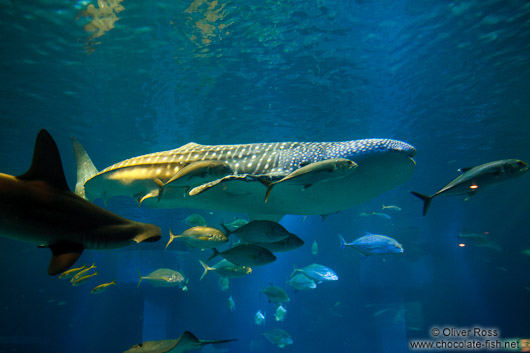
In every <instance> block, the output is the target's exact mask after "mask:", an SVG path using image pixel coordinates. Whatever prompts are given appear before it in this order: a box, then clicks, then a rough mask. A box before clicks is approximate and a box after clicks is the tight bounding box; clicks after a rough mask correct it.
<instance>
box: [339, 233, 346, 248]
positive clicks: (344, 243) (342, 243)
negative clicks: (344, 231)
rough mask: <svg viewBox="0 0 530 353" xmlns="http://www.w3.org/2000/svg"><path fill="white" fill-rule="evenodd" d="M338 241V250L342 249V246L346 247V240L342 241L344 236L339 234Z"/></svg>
mask: <svg viewBox="0 0 530 353" xmlns="http://www.w3.org/2000/svg"><path fill="white" fill-rule="evenodd" d="M339 241H340V246H339V250H344V248H345V247H346V245H348V244H346V242H345V241H344V238H343V237H342V235H341V234H339Z"/></svg>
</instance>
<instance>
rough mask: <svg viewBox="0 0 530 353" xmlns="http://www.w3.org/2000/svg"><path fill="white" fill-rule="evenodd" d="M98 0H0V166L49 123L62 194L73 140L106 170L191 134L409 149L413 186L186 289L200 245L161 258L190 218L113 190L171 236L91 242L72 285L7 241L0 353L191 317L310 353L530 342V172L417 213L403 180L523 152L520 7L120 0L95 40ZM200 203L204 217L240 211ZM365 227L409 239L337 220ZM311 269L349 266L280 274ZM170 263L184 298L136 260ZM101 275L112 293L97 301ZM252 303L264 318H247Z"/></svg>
mask: <svg viewBox="0 0 530 353" xmlns="http://www.w3.org/2000/svg"><path fill="white" fill-rule="evenodd" d="M108 2H109V3H114V1H111V0H108ZM90 3H91V2H89V1H45V0H42V1H2V2H0V5H1V6H0V33H1V38H2V40H1V41H0V65H1V68H0V122H1V127H2V128H1V129H0V170H1V172H3V173H9V174H12V175H18V174H22V173H24V172H25V171H26V169H27V168H28V167H29V164H30V161H31V156H32V151H33V144H34V139H35V136H36V134H37V132H38V131H39V130H40V129H41V128H46V129H47V130H48V131H49V132H50V133H51V134H52V136H53V137H54V139H55V140H56V142H57V144H58V147H59V150H60V152H61V156H62V159H63V164H64V169H65V173H66V177H67V180H68V182H69V184H70V187H72V188H73V187H74V185H75V163H74V157H73V152H72V147H71V142H70V136H74V137H76V138H77V139H78V140H79V141H81V143H82V144H83V145H84V147H85V148H86V150H87V151H88V152H89V154H90V155H91V157H92V160H93V161H94V163H95V165H96V167H98V168H99V169H103V168H104V167H107V166H109V165H111V164H114V163H116V162H119V161H121V160H124V159H126V158H130V157H133V156H137V155H141V154H146V153H150V152H156V151H161V150H168V149H173V148H176V147H178V146H180V145H183V144H185V143H188V142H190V141H194V142H197V143H204V144H231V143H251V142H273V141H342V140H352V139H359V138H371V137H385V138H394V139H400V140H403V141H406V142H408V143H410V144H412V145H414V146H415V147H416V149H417V151H418V154H417V157H416V158H415V159H416V162H417V169H416V171H415V174H414V175H413V177H412V178H411V179H410V180H409V181H408V182H407V183H406V184H404V185H401V186H399V187H397V188H395V189H393V190H391V191H389V192H387V193H385V194H383V195H381V196H379V197H377V198H375V199H373V200H371V201H370V202H367V203H366V204H363V205H361V206H358V207H355V208H352V209H350V210H346V211H343V212H341V213H339V214H334V215H330V216H329V217H327V218H326V220H325V221H322V219H321V218H320V217H317V216H308V217H306V218H304V217H302V216H286V217H284V218H283V220H282V221H281V223H282V224H283V225H284V226H285V227H287V228H288V229H289V230H290V231H291V232H294V233H296V234H298V235H299V236H300V237H302V238H303V239H304V240H305V245H304V246H303V247H302V248H300V249H298V250H295V251H293V252H291V253H285V254H280V255H279V257H278V260H277V261H276V262H274V263H272V264H271V265H268V266H266V267H262V268H256V269H255V270H254V272H253V273H252V274H251V275H250V276H248V277H245V278H240V279H233V280H231V281H230V288H229V290H228V291H227V292H222V291H220V289H219V287H218V281H217V276H216V275H215V274H208V275H207V276H206V277H205V279H203V280H202V281H199V278H200V275H201V273H202V268H201V266H200V264H199V263H198V261H197V260H198V259H204V258H206V257H207V256H208V255H209V252H208V251H207V252H206V253H203V252H200V251H197V250H189V254H184V255H182V254H179V253H177V252H176V251H175V250H181V251H183V250H187V249H186V248H185V246H184V245H182V244H179V245H175V246H174V247H173V250H168V251H166V252H162V248H163V246H164V244H165V242H166V241H167V234H168V230H169V228H170V227H171V228H172V229H174V230H176V229H178V230H180V231H182V230H184V229H185V225H184V223H183V220H184V219H185V218H186V217H187V216H188V215H190V214H192V213H195V212H197V211H196V210H190V209H175V210H151V209H146V208H138V207H137V206H136V205H135V203H134V202H133V201H132V200H129V199H126V198H116V199H112V200H111V201H110V203H109V204H108V205H107V207H108V208H109V209H110V210H111V211H113V212H116V213H118V214H120V215H123V216H125V217H128V218H131V219H135V220H139V221H143V222H150V223H155V224H157V225H159V226H160V227H161V228H162V230H163V236H164V237H163V239H162V240H161V241H160V242H158V243H154V244H140V245H138V246H131V247H129V248H123V249H118V250H112V251H101V252H96V251H85V252H84V253H83V255H82V257H81V258H80V259H79V261H78V263H77V264H79V265H82V264H91V263H92V262H96V264H97V266H98V270H99V273H100V275H99V278H98V280H93V282H89V283H87V284H85V285H83V286H79V287H72V286H71V285H70V283H69V282H67V281H65V280H60V279H58V278H56V277H50V276H47V275H46V268H47V266H48V261H49V257H50V254H49V251H48V250H45V249H37V248H36V247H34V246H33V245H31V244H27V243H22V242H17V241H14V240H10V239H6V238H0V248H1V250H0V274H1V276H0V278H1V281H2V290H1V292H0V293H1V294H0V299H1V301H0V328H1V330H0V352H41V353H43V352H76V353H84V352H122V351H124V350H126V349H127V348H129V347H130V346H132V345H133V344H136V343H139V342H142V341H146V340H159V339H170V338H176V337H178V336H179V335H180V334H181V333H182V332H183V331H185V330H189V331H191V332H193V333H195V334H196V335H197V336H198V337H199V338H201V339H228V338H238V339H239V340H238V341H237V342H233V343H229V344H225V345H222V346H216V347H215V348H216V349H229V350H230V352H277V351H282V350H281V349H280V348H277V347H275V346H274V345H272V344H271V343H270V342H268V341H267V340H266V339H265V338H264V337H263V336H262V335H261V333H262V331H263V330H264V329H265V330H267V329H271V328H273V327H279V328H282V329H285V330H286V331H288V332H289V333H290V334H291V336H292V337H293V341H294V344H293V345H289V346H287V347H286V348H284V349H283V351H285V352H304V353H312V352H337V353H342V352H378V353H379V352H407V351H409V348H408V347H409V346H408V344H409V341H410V340H412V339H431V336H430V330H431V328H432V327H440V328H444V327H455V328H464V329H473V328H475V327H484V328H496V329H498V330H499V332H500V336H498V337H495V339H507V338H530V323H529V322H530V321H529V320H528V317H529V314H530V274H529V271H528V269H529V267H530V257H529V256H527V255H525V254H523V253H522V251H523V250H525V249H530V233H529V230H528V229H529V228H528V214H530V203H529V200H530V177H529V176H528V175H527V176H524V177H522V178H520V179H517V180H513V181H510V182H506V183H504V184H502V185H498V186H496V187H494V188H491V189H489V190H485V191H484V192H481V193H479V194H478V195H476V196H475V197H473V198H472V199H471V200H469V201H467V202H465V201H464V200H463V199H462V198H460V197H454V198H442V197H440V198H437V199H435V200H434V202H433V205H432V207H431V210H430V211H429V214H428V216H427V217H422V216H421V202H420V201H419V200H418V199H416V198H414V197H413V196H412V195H410V193H409V191H410V190H416V191H419V192H424V193H434V192H435V191H436V190H438V188H440V187H441V186H443V185H444V184H445V183H447V182H448V181H450V180H451V179H453V178H454V177H455V176H456V175H457V172H456V169H457V168H460V167H468V166H474V165H478V164H481V163H485V162H488V161H493V160H497V159H504V158H519V159H522V160H525V161H527V162H529V161H530V149H529V148H528V141H529V138H530V119H529V116H528V112H529V111H530V89H529V82H530V64H529V60H528V58H530V4H529V3H528V2H527V1H524V0H513V1H504V0H487V1H486V0H481V1H479V0H471V1H455V2H448V1H439V0H430V1H428V0H425V1H405V0H395V1H394V0H379V1H375V0H374V1H370V0H357V1H345V0H341V1H338V0H337V1H334V0H303V1H302V0H290V1H286V0H285V1H282V0H277V1H272V0H261V1H258V0H246V1H239V0H217V1H203V0H195V1H193V2H192V1H191V0H187V1H156V2H155V1H142V2H141V1H129V0H124V1H123V2H121V4H119V5H122V6H123V8H124V9H123V10H122V11H118V10H117V8H116V7H114V6H111V8H114V9H115V10H111V12H112V14H113V15H114V16H115V17H116V18H119V19H118V20H117V21H115V22H114V23H113V28H110V27H109V28H107V29H106V30H105V31H101V32H95V33H98V35H99V34H101V36H98V37H96V36H95V35H94V34H92V33H94V32H92V33H91V32H86V31H85V29H84V26H85V25H86V24H87V23H89V22H90V20H91V18H90V17H82V16H81V17H80V18H78V19H77V20H76V17H78V15H79V14H80V13H81V12H82V11H83V10H84V9H86V8H87V6H88V5H89V4H90ZM102 3H105V1H102ZM94 4H95V8H97V9H99V6H98V5H97V4H96V3H95V2H94ZM111 18H112V16H111ZM111 23H112V22H111ZM382 204H391V205H398V206H400V207H401V208H402V211H400V212H393V213H391V212H390V211H389V212H388V214H390V215H391V216H392V219H391V220H386V219H382V218H378V217H361V216H359V213H361V212H372V211H379V212H381V206H382ZM198 213H200V214H202V215H203V216H205V218H206V220H207V222H208V223H209V224H211V225H215V224H218V223H219V222H220V221H221V220H225V221H227V220H230V219H232V218H233V216H234V215H233V214H228V213H222V212H217V211H216V212H213V213H209V212H208V211H198ZM367 231H369V232H372V233H377V234H386V235H389V236H392V237H394V238H396V239H397V240H398V241H399V242H400V243H401V244H403V247H404V249H405V252H404V253H403V254H401V255H395V256H387V257H371V258H367V259H362V258H361V256H359V254H357V253H355V252H354V251H353V250H351V249H345V250H344V251H342V252H339V250H338V246H339V241H338V234H339V233H340V234H342V235H343V236H345V238H346V239H347V240H348V241H352V240H354V239H355V238H358V237H360V236H362V235H364V234H365V232H367ZM460 231H465V232H471V233H484V232H489V236H490V237H491V239H492V240H494V241H495V242H496V243H497V244H498V245H499V246H500V247H502V249H503V251H502V252H499V251H496V250H494V249H491V248H488V247H477V246H475V245H473V244H471V243H468V244H467V246H465V247H459V246H458V244H459V243H460V242H461V241H460V240H459V239H458V238H457V235H458V233H459V232H460ZM314 240H316V241H317V242H318V244H319V247H320V250H319V253H318V255H317V256H313V255H312V254H311V244H312V243H313V241H314ZM350 250H351V251H350ZM313 262H318V263H321V264H324V265H327V266H329V267H331V268H333V269H334V270H335V271H336V272H337V274H338V275H339V277H340V279H339V280H338V281H336V282H329V283H323V284H321V285H319V286H318V288H317V289H315V290H312V291H307V292H298V293H294V291H293V290H292V288H290V287H288V286H287V285H286V284H285V281H286V280H287V279H288V278H289V275H290V273H291V271H292V268H293V265H297V266H303V265H306V264H310V263H313ZM161 267H169V268H173V269H176V270H181V271H182V272H183V273H184V274H185V275H186V276H187V277H189V278H190V283H189V291H188V292H182V291H179V290H178V289H177V288H154V287H149V286H148V285H146V286H144V285H143V284H142V286H141V287H140V288H139V289H137V280H138V271H140V272H142V273H143V274H146V273H148V272H151V271H153V270H155V269H157V268H161ZM112 279H116V281H117V283H118V285H116V286H114V287H111V288H109V289H108V290H107V291H106V292H104V293H102V294H100V295H92V294H90V289H91V288H92V287H93V286H92V285H94V286H95V285H96V284H99V283H103V282H108V281H111V280H112ZM270 283H274V284H276V285H278V286H282V287H284V288H285V289H286V290H287V292H288V294H289V295H290V297H291V301H290V302H289V303H288V304H287V305H286V308H287V317H286V320H285V322H279V323H276V322H274V319H273V313H274V307H273V305H272V304H269V303H267V300H266V298H265V296H263V295H260V290H261V289H263V288H265V287H267V286H268V285H269V284H270ZM230 295H231V296H232V297H233V298H234V301H235V303H236V311H235V312H233V313H232V312H230V311H229V309H228V306H227V303H226V301H227V298H228V297H229V296H230ZM259 309H261V310H262V311H266V312H267V321H266V325H265V328H261V327H258V326H255V325H254V322H253V318H254V314H255V312H256V311H258V310H259ZM446 339H447V340H450V339H452V338H451V337H447V338H446ZM208 349H209V350H206V349H205V350H204V351H205V352H212V350H211V347H209V348H208Z"/></svg>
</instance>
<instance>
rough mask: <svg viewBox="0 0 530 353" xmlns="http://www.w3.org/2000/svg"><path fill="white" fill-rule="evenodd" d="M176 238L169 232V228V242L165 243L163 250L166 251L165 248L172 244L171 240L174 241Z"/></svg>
mask: <svg viewBox="0 0 530 353" xmlns="http://www.w3.org/2000/svg"><path fill="white" fill-rule="evenodd" d="M176 237H177V235H174V234H173V232H172V231H171V228H169V240H168V242H167V244H166V247H165V248H164V250H166V249H167V247H168V246H169V244H171V242H172V241H173V240H175V238H176Z"/></svg>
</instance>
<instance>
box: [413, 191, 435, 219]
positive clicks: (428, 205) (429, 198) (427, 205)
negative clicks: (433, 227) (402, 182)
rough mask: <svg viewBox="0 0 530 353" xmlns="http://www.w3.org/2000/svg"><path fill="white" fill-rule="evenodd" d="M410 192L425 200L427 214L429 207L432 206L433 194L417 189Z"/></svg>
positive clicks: (424, 212)
mask: <svg viewBox="0 0 530 353" xmlns="http://www.w3.org/2000/svg"><path fill="white" fill-rule="evenodd" d="M410 193H411V194H412V195H414V196H416V197H418V198H420V199H421V200H422V201H423V215H424V216H425V215H426V214H427V211H428V210H429V207H430V206H431V202H432V198H433V196H427V195H423V194H420V193H419V192H415V191H411V192H410Z"/></svg>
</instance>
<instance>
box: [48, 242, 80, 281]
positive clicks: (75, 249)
mask: <svg viewBox="0 0 530 353" xmlns="http://www.w3.org/2000/svg"><path fill="white" fill-rule="evenodd" d="M83 249H84V247H83V246H82V245H80V244H74V243H62V244H53V245H50V250H51V251H52V259H51V261H50V266H49V267H48V274H49V275H56V274H58V273H61V272H64V271H66V270H67V269H69V268H70V266H72V265H73V264H74V263H75V262H76V261H77V259H78V258H79V256H81V253H82V252H83Z"/></svg>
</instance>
